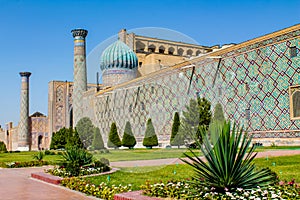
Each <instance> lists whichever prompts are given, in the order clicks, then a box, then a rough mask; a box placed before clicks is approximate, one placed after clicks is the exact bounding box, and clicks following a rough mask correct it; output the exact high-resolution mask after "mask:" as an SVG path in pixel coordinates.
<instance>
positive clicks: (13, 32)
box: [0, 0, 300, 126]
mask: <svg viewBox="0 0 300 200" xmlns="http://www.w3.org/2000/svg"><path fill="white" fill-rule="evenodd" d="M298 23H300V1H299V0H282V1H278V0H268V1H267V0H265V1H263V0H261V1H258V0H248V1H243V0H232V1H225V0H224V1H221V0H219V1H216V0H215V1H213V0H212V1H208V0H194V1H193V0H191V1H188V0H148V1H142V0H127V1H121V0H119V1H118V0H106V1H105V0H94V1H88V0H85V1H84V0H80V1H79V0H69V1H63V0H61V1H60V0H49V1H44V0H41V1H35V0H32V1H30V0H19V1H15V0H0V27H1V29H0V45H1V50H0V52H1V53H0V60H1V62H0V63H1V64H0V69H1V71H0V81H1V84H0V91H1V104H0V124H1V125H2V126H3V125H4V124H5V123H6V122H8V121H13V122H14V124H15V125H17V123H18V121H19V110H20V104H19V102H20V84H21V79H20V76H19V72H20V71H30V72H32V75H31V78H30V114H32V113H34V112H35V111H40V112H42V113H44V114H46V115H47V112H48V82H49V81H51V80H63V81H65V80H68V81H72V80H73V58H72V56H73V39H72V36H71V33H70V31H71V30H72V29H74V28H79V27H80V28H85V29H87V30H88V31H89V34H88V37H87V54H88V53H89V52H90V51H91V50H92V49H93V48H95V47H96V46H97V45H98V44H99V43H101V42H102V41H104V40H105V39H107V38H109V37H111V36H113V35H115V34H116V33H118V31H119V30H120V29H122V28H126V29H127V30H130V29H135V28H143V27H162V28H168V29H172V30H176V31H178V32H181V33H184V34H186V35H188V36H189V37H191V38H193V39H194V40H195V41H197V42H198V43H199V44H202V45H207V46H212V45H215V44H228V43H240V42H243V41H246V40H249V39H253V38H255V37H258V36H261V35H264V34H267V33H271V32H274V31H277V30H280V29H283V28H286V27H289V26H292V25H295V24H298ZM89 67H90V66H88V70H89ZM96 67H97V66H96Z"/></svg>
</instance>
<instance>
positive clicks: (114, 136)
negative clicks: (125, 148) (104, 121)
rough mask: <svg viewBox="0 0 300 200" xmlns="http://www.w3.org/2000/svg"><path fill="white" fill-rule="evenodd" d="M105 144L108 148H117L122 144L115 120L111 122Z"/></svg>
mask: <svg viewBox="0 0 300 200" xmlns="http://www.w3.org/2000/svg"><path fill="white" fill-rule="evenodd" d="M107 146H108V147H109V148H118V147H120V146H122V143H121V140H120V137H119V135H118V130H117V125H116V123H115V122H113V123H112V124H111V127H110V132H109V136H108V141H107Z"/></svg>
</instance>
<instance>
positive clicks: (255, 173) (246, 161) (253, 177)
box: [182, 122, 276, 193]
mask: <svg viewBox="0 0 300 200" xmlns="http://www.w3.org/2000/svg"><path fill="white" fill-rule="evenodd" d="M212 130H214V131H218V134H217V135H219V139H218V140H217V141H216V143H215V144H214V146H213V145H212V143H211V141H210V140H209V138H208V136H207V135H206V133H205V132H206V129H205V128H202V129H200V131H201V134H202V135H203V144H202V145H200V144H198V145H199V146H200V147H201V151H202V153H203V155H204V156H205V159H206V162H205V161H203V160H202V159H201V158H200V157H198V156H197V154H196V153H194V152H193V151H191V150H190V151H191V153H192V155H189V154H186V153H185V156H186V157H188V158H189V159H190V160H191V161H192V162H190V161H186V160H183V159H182V161H183V162H185V163H187V164H188V165H190V166H192V167H193V168H194V170H195V177H193V181H192V184H194V185H195V186H199V187H200V186H204V187H205V186H209V187H210V188H214V189H215V191H216V192H221V193H225V192H228V191H234V190H236V189H237V188H243V189H252V188H256V187H257V186H259V187H264V186H268V185H270V184H274V182H275V180H276V175H275V173H273V172H272V171H271V170H270V169H268V168H264V169H256V167H255V165H254V162H253V159H254V158H255V156H256V155H257V153H254V150H255V146H252V147H250V144H251V137H250V136H249V135H248V134H247V133H244V132H243V129H242V128H239V127H238V126H237V125H236V124H235V123H234V124H233V125H232V126H231V124H230V122H225V123H224V124H223V126H222V127H221V128H218V127H217V128H215V129H212ZM198 143H200V141H198ZM247 151H248V153H247Z"/></svg>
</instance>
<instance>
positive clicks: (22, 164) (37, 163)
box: [0, 160, 52, 168]
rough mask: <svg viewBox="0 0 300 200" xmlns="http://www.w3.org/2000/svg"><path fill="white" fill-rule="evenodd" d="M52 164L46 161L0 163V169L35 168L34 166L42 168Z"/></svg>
mask: <svg viewBox="0 0 300 200" xmlns="http://www.w3.org/2000/svg"><path fill="white" fill-rule="evenodd" d="M50 164H52V163H50V162H48V161H44V160H42V161H38V160H33V161H25V162H1V163H0V167H3V168H20V167H35V166H43V165H50Z"/></svg>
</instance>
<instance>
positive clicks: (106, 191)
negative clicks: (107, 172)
mask: <svg viewBox="0 0 300 200" xmlns="http://www.w3.org/2000/svg"><path fill="white" fill-rule="evenodd" d="M61 184H62V185H63V186H65V187H67V188H70V189H72V190H76V191H79V192H83V193H85V194H87V195H92V196H96V197H98V198H101V199H108V200H112V199H113V198H114V195H115V194H117V193H124V192H128V191H131V185H130V184H129V185H127V186H122V185H118V186H115V185H111V186H109V185H108V184H106V183H103V182H102V183H101V184H100V185H94V184H91V183H90V182H89V181H86V180H84V179H81V178H77V177H73V178H67V179H64V180H62V181H61Z"/></svg>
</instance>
